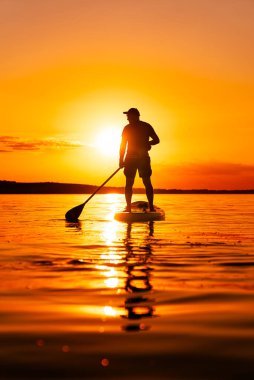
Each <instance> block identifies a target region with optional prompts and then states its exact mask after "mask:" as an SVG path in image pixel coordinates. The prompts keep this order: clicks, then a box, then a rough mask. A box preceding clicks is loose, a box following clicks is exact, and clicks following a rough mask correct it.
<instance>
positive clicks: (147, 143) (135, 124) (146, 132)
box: [119, 108, 160, 212]
mask: <svg viewBox="0 0 254 380" xmlns="http://www.w3.org/2000/svg"><path fill="white" fill-rule="evenodd" d="M124 113H125V114H126V115H127V119H128V121H129V124H128V125H126V126H125V127H124V129H123V133H122V141H121V146H120V160H119V166H120V167H124V174H125V176H126V186H125V198H126V203H127V207H126V211H128V212H130V211H131V198H132V187H133V184H134V179H135V176H136V172H137V170H138V172H139V176H140V177H141V178H142V180H143V183H144V185H145V188H146V195H147V199H148V203H149V207H150V211H154V206H153V186H152V183H151V178H150V177H151V175H152V169H151V163H150V157H149V154H148V151H149V150H150V149H151V146H152V145H156V144H158V143H159V142H160V140H159V137H158V136H157V134H156V133H155V131H154V129H153V127H152V126H151V125H150V124H148V123H145V122H144V121H141V120H140V119H139V116H140V113H139V111H138V110H137V108H130V109H129V110H128V111H126V112H124ZM150 138H151V140H150Z"/></svg>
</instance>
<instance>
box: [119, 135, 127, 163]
mask: <svg viewBox="0 0 254 380" xmlns="http://www.w3.org/2000/svg"><path fill="white" fill-rule="evenodd" d="M126 147H127V138H126V135H125V133H124V131H123V134H122V140H121V144H120V152H119V167H120V168H122V167H123V166H124V156H125V151H126Z"/></svg>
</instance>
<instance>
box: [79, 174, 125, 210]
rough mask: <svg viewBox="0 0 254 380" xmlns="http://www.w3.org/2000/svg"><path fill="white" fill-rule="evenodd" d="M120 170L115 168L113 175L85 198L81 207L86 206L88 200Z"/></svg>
mask: <svg viewBox="0 0 254 380" xmlns="http://www.w3.org/2000/svg"><path fill="white" fill-rule="evenodd" d="M120 169H121V168H117V169H116V170H115V171H114V173H113V174H111V176H110V177H108V179H106V181H104V182H103V184H102V185H101V186H99V187H98V188H97V189H96V190H95V192H94V193H93V194H91V195H90V197H89V198H87V200H86V201H85V202H84V203H83V206H85V205H86V204H87V202H89V201H90V199H91V198H93V196H94V195H95V194H96V193H98V191H99V190H100V189H101V188H102V187H103V186H104V185H106V183H107V182H108V181H109V180H110V179H111V178H112V177H114V175H115V174H116V173H117V172H119V170H120Z"/></svg>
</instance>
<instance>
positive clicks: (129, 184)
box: [125, 177, 135, 212]
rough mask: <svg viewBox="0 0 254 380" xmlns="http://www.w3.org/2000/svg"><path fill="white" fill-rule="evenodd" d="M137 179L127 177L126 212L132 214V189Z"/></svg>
mask: <svg viewBox="0 0 254 380" xmlns="http://www.w3.org/2000/svg"><path fill="white" fill-rule="evenodd" d="M134 178H135V177H126V185H125V199H126V204H127V207H126V211H128V212H131V198H132V187H133V184H134Z"/></svg>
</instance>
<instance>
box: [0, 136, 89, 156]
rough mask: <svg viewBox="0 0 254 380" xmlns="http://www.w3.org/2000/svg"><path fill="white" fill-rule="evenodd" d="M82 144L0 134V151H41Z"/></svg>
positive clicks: (79, 146) (72, 147) (80, 145)
mask: <svg viewBox="0 0 254 380" xmlns="http://www.w3.org/2000/svg"><path fill="white" fill-rule="evenodd" d="M83 146H84V144H81V143H80V142H78V141H65V140H60V139H53V138H51V139H45V140H26V139H21V138H19V137H15V136H0V152H1V153H10V152H14V151H41V150H46V149H49V150H60V149H75V148H81V147H83Z"/></svg>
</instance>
